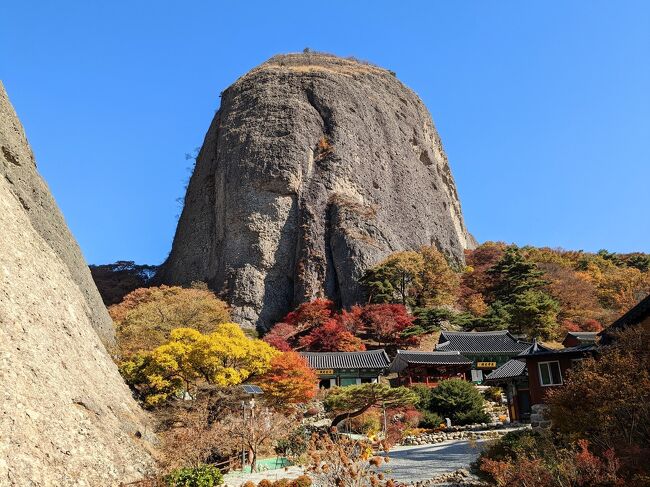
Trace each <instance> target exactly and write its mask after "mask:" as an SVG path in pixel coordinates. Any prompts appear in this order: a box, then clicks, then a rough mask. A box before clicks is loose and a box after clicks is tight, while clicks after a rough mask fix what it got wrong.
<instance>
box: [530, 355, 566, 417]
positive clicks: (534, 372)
mask: <svg viewBox="0 0 650 487" xmlns="http://www.w3.org/2000/svg"><path fill="white" fill-rule="evenodd" d="M576 358H579V357H561V358H557V357H552V356H551V357H535V358H531V357H528V358H527V359H526V367H527V368H528V384H529V389H530V403H531V404H533V405H534V404H543V403H544V399H545V395H546V393H547V392H548V391H549V390H551V389H555V388H557V387H562V386H563V385H564V382H566V379H567V372H568V370H569V369H570V368H571V367H572V365H573V363H572V361H571V360H572V359H576ZM541 362H559V364H560V373H561V375H562V384H561V385H559V386H543V385H542V384H541V380H540V374H539V367H538V364H539V363H541Z"/></svg>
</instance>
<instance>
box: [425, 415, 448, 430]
mask: <svg viewBox="0 0 650 487" xmlns="http://www.w3.org/2000/svg"><path fill="white" fill-rule="evenodd" d="M444 422H445V420H444V419H443V418H442V417H441V416H440V415H439V414H438V413H434V412H432V411H427V412H425V413H424V414H423V415H422V419H421V420H420V427H421V428H430V429H434V428H440V425H441V424H443V423H444Z"/></svg>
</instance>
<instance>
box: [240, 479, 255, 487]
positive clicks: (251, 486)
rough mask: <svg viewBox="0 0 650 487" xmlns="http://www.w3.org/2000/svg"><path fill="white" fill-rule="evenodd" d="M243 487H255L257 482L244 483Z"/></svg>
mask: <svg viewBox="0 0 650 487" xmlns="http://www.w3.org/2000/svg"><path fill="white" fill-rule="evenodd" d="M241 487H255V482H253V481H251V480H248V481H247V482H245V483H243V484H242V486H241Z"/></svg>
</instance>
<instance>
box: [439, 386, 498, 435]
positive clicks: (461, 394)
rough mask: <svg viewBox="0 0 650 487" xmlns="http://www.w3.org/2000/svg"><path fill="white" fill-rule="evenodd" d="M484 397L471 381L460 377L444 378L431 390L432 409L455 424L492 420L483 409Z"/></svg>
mask: <svg viewBox="0 0 650 487" xmlns="http://www.w3.org/2000/svg"><path fill="white" fill-rule="evenodd" d="M484 402H485V401H484V399H483V396H482V395H481V393H480V392H479V391H478V389H477V388H476V387H475V386H474V385H473V384H472V383H471V382H467V381H464V380H460V379H451V380H443V381H442V382H440V384H438V387H436V388H435V389H433V390H432V391H431V402H430V408H431V411H434V412H436V413H438V414H440V415H441V416H442V417H444V418H451V420H452V421H453V423H454V424H461V425H462V424H470V423H484V422H487V421H489V420H490V417H489V415H488V414H487V413H485V412H484V411H483V405H484Z"/></svg>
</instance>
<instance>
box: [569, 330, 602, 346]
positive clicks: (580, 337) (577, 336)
mask: <svg viewBox="0 0 650 487" xmlns="http://www.w3.org/2000/svg"><path fill="white" fill-rule="evenodd" d="M597 342H598V332H595V331H570V332H568V333H567V334H566V336H565V337H564V340H562V345H563V346H565V347H577V346H578V345H591V344H594V343H597Z"/></svg>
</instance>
